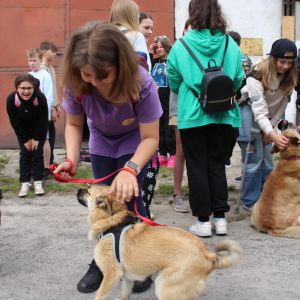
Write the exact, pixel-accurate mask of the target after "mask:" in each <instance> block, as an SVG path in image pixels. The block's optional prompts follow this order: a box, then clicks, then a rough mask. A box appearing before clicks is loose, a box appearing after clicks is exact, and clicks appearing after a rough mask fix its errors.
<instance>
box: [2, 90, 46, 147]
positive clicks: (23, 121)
mask: <svg viewBox="0 0 300 300" xmlns="http://www.w3.org/2000/svg"><path fill="white" fill-rule="evenodd" d="M16 93H17V92H13V93H11V94H10V95H9V96H8V97H7V100H6V110H7V114H8V117H9V120H10V124H11V126H12V127H13V129H14V131H15V133H16V135H17V137H18V139H19V141H20V142H21V143H23V144H25V143H27V142H28V140H30V139H34V140H36V141H39V140H40V139H41V138H42V137H43V136H45V135H46V134H47V130H48V106H47V100H46V97H45V96H44V94H42V93H41V92H39V91H34V93H33V95H32V96H31V98H30V99H29V100H23V99H22V98H21V97H20V96H19V94H18V93H17V97H18V98H19V100H20V102H21V105H20V106H19V107H17V106H16V105H15V95H16ZM36 97H37V100H38V105H37V106H34V104H33V100H34V99H35V98H36Z"/></svg>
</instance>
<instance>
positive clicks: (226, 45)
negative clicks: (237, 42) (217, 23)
mask: <svg viewBox="0 0 300 300" xmlns="http://www.w3.org/2000/svg"><path fill="white" fill-rule="evenodd" d="M225 36H226V44H225V51H224V56H223V60H222V63H221V66H220V67H221V69H222V70H223V65H224V59H225V55H226V51H227V48H228V35H227V34H225Z"/></svg>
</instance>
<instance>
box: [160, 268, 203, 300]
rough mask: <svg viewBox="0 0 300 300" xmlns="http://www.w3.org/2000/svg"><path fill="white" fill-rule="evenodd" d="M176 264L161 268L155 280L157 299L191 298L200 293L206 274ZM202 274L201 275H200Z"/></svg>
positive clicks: (183, 299)
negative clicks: (174, 266)
mask: <svg viewBox="0 0 300 300" xmlns="http://www.w3.org/2000/svg"><path fill="white" fill-rule="evenodd" d="M186 265H187V266H188V268H185V267H183V265H182V264H181V266H178V268H176V269H174V268H173V267H172V268H167V269H164V270H162V271H161V272H160V273H159V275H158V276H157V278H156V280H155V292H156V296H157V298H158V299H159V300H192V299H195V298H197V296H198V295H199V294H200V293H202V292H203V291H204V289H205V286H206V279H207V276H203V275H204V274H200V272H199V271H196V270H195V268H192V267H189V265H191V264H189V263H187V264H186ZM201 275H202V276H201Z"/></svg>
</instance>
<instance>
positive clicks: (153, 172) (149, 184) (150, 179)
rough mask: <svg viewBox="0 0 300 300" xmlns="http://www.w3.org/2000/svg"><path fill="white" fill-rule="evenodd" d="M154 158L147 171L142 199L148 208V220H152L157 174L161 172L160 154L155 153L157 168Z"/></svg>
mask: <svg viewBox="0 0 300 300" xmlns="http://www.w3.org/2000/svg"><path fill="white" fill-rule="evenodd" d="M153 158H154V157H152V158H151V159H150V162H149V166H148V169H147V171H146V175H145V177H144V180H143V185H142V197H143V202H144V205H145V208H146V212H147V218H148V219H150V218H151V215H150V205H151V202H152V199H153V195H154V189H155V186H156V178H157V174H158V171H159V159H158V153H157V152H156V153H155V160H156V166H155V164H153V163H152V162H153Z"/></svg>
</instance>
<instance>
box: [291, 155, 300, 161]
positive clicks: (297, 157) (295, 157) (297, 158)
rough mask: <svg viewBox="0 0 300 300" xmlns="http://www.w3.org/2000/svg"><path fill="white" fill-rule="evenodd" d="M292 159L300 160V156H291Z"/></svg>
mask: <svg viewBox="0 0 300 300" xmlns="http://www.w3.org/2000/svg"><path fill="white" fill-rule="evenodd" d="M291 160H300V156H293V157H291Z"/></svg>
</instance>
